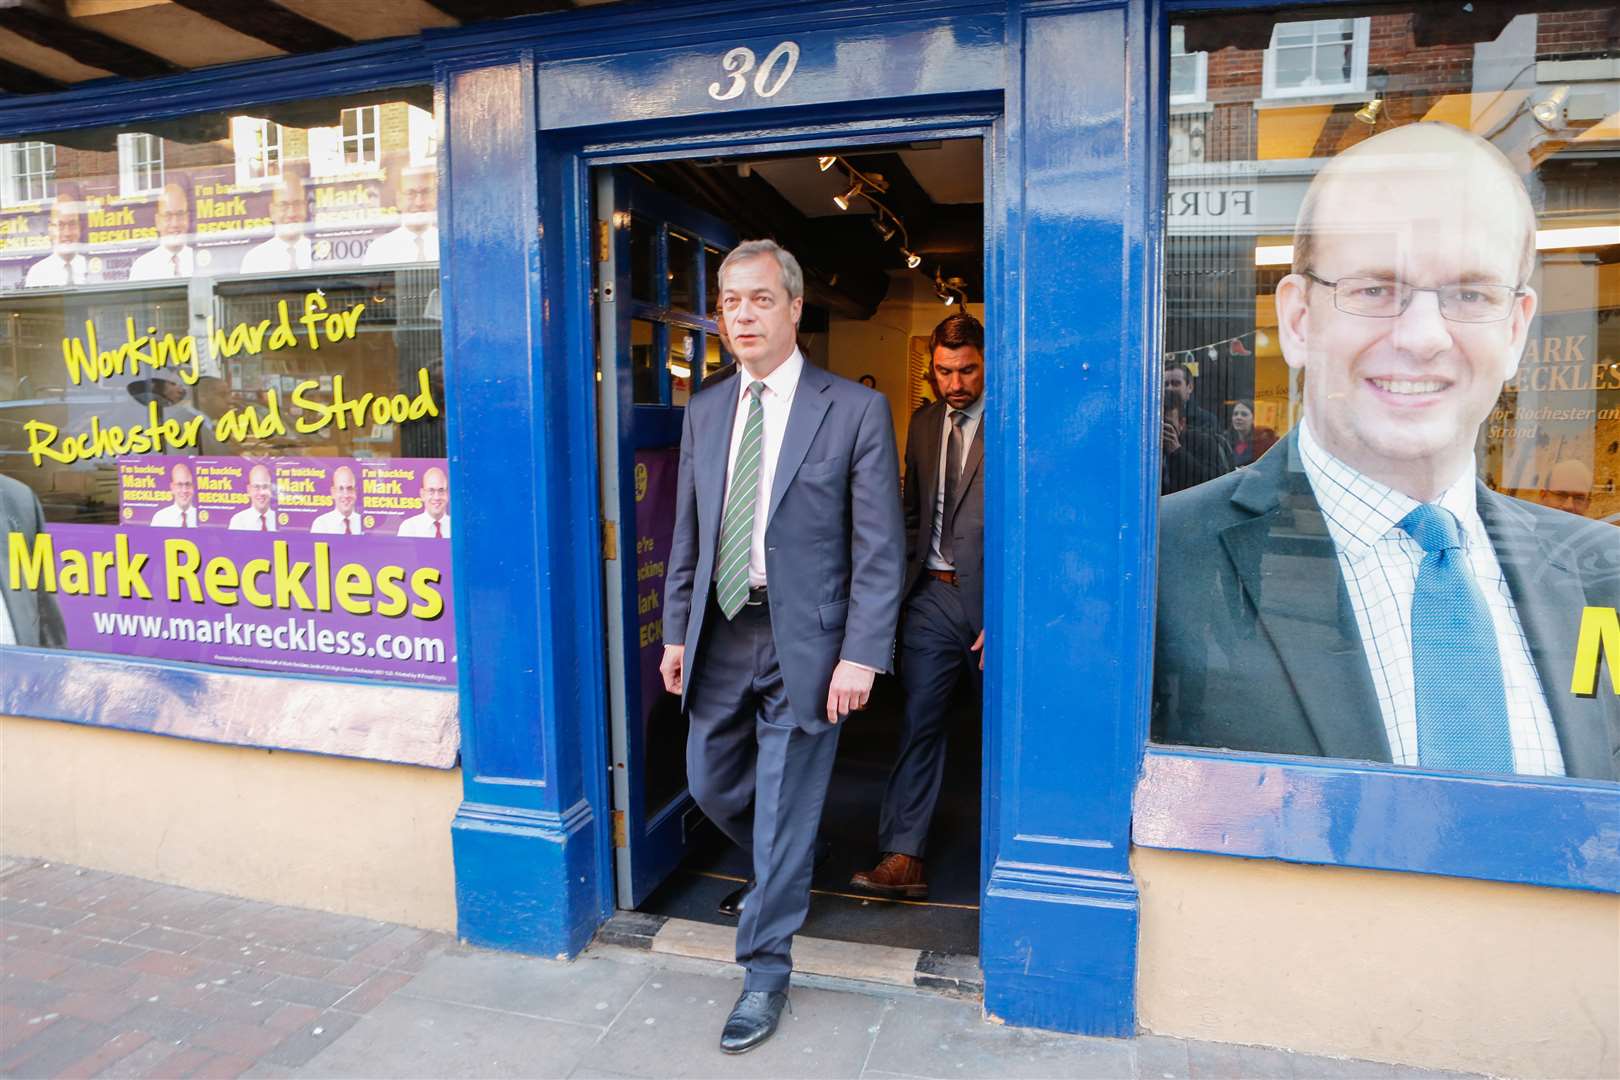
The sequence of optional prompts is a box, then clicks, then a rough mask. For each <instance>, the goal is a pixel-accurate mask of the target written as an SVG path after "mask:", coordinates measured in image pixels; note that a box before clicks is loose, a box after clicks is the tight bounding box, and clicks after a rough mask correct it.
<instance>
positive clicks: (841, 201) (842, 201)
mask: <svg viewBox="0 0 1620 1080" xmlns="http://www.w3.org/2000/svg"><path fill="white" fill-rule="evenodd" d="M861 190H862V185H861V182H860V181H859V180H857V181H855V185H854V186H853V187H851V188H850V189H849V190H848V191H846V192H844V193H843V194H842V195H834V196H833V203H834V204H836V205H837V207H838V209H840V210H848V209H849V204H850V200H851V199H853V198H855V196H857V195H859V194H860V193H861Z"/></svg>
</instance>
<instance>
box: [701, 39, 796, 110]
mask: <svg viewBox="0 0 1620 1080" xmlns="http://www.w3.org/2000/svg"><path fill="white" fill-rule="evenodd" d="M754 63H755V59H754V50H753V49H750V48H746V47H745V46H742V45H739V46H737V47H736V48H735V49H732V50H731V51H730V52H728V53H726V55H725V56H724V57H722V58H721V60H720V68H721V70H722V71H724V72H726V73H727V74H728V75H729V76H730V77H731V82H730V83H729V84H727V85H724V86H722V85H721V84H720V83H719V82H712V83H710V84H709V96H710V97H712V98H714V100H716V101H730V100H731V99H732V98H735V97H740V96H741V95H742V92H743V91H744V90H746V89H748V73H749V72H751V71H754ZM798 66H799V43H798V42H796V41H784V42H782V43H781V44H780V45H778V46H777V47H776V48H774V49H772V50H771V51H770V52H768V53H766V54H765V62H764V63H762V64H760V65H759V70H758V71H756V72H754V93H755V94H757V95H759V96H760V97H762V98H769V97H775V96H776V95H777V94H779V93H780V92H781V90H782V87H784V86H786V85H787V81H788V80H789V79H791V78H793V70H794V69H795V68H797V67H798ZM778 68H780V69H781V70H777V69H778Z"/></svg>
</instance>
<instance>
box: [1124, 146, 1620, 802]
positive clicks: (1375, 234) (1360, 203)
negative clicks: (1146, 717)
mask: <svg viewBox="0 0 1620 1080" xmlns="http://www.w3.org/2000/svg"><path fill="white" fill-rule="evenodd" d="M1535 228H1536V219H1535V213H1534V211H1533V209H1532V208H1531V205H1530V200H1529V198H1528V195H1527V193H1526V191H1525V188H1524V185H1523V183H1522V182H1521V181H1520V179H1519V177H1518V176H1517V174H1516V173H1515V172H1514V171H1513V168H1512V166H1511V165H1510V164H1509V163H1508V161H1507V159H1506V158H1505V157H1503V156H1502V154H1501V153H1500V152H1499V151H1498V150H1497V149H1496V148H1495V147H1493V146H1492V145H1491V144H1490V143H1488V142H1486V141H1484V140H1483V139H1480V138H1478V137H1476V136H1474V135H1472V134H1469V133H1467V132H1464V131H1461V130H1459V129H1456V128H1452V127H1449V126H1447V125H1443V124H1437V123H1418V124H1412V125H1408V126H1405V127H1400V128H1396V129H1394V130H1392V131H1388V132H1385V133H1383V134H1380V135H1377V136H1374V137H1372V138H1369V139H1367V140H1365V141H1363V142H1361V143H1359V144H1358V145H1356V146H1355V147H1354V148H1352V149H1350V150H1348V151H1346V152H1344V153H1343V154H1341V155H1339V156H1338V157H1337V158H1336V159H1334V160H1333V161H1332V162H1330V163H1329V164H1328V165H1327V166H1326V167H1324V168H1323V169H1322V171H1321V172H1320V173H1318V174H1317V176H1316V178H1315V179H1314V180H1313V181H1312V183H1311V186H1310V189H1309V190H1308V191H1307V193H1306V196H1305V199H1304V202H1303V205H1302V207H1301V210H1300V215H1299V223H1298V226H1297V228H1296V231H1295V239H1294V251H1293V271H1294V272H1293V273H1291V274H1289V275H1288V276H1287V277H1285V278H1283V280H1282V281H1281V282H1280V283H1279V284H1278V286H1277V316H1278V335H1279V338H1280V341H1281V345H1282V350H1283V356H1284V359H1285V360H1286V362H1287V363H1288V366H1289V367H1290V368H1292V369H1294V370H1295V371H1298V372H1301V373H1302V374H1303V376H1304V406H1305V407H1304V418H1303V420H1302V421H1301V423H1300V424H1299V425H1298V427H1297V428H1296V429H1295V430H1294V431H1293V432H1291V433H1289V435H1288V436H1287V437H1286V438H1284V439H1283V440H1282V441H1281V442H1280V443H1278V445H1277V446H1275V447H1274V448H1273V449H1272V450H1271V451H1270V452H1269V453H1267V454H1266V455H1265V456H1264V457H1262V458H1261V459H1260V460H1259V461H1258V462H1256V463H1255V464H1254V465H1252V466H1250V467H1249V468H1248V469H1245V470H1241V471H1239V472H1237V473H1233V474H1231V475H1228V476H1225V477H1221V478H1220V479H1218V480H1215V481H1212V482H1210V483H1207V484H1202V485H1199V486H1198V487H1195V488H1192V489H1190V490H1188V491H1186V492H1183V493H1181V494H1178V495H1174V496H1170V497H1168V498H1166V499H1165V500H1164V501H1163V503H1162V509H1161V517H1160V520H1161V532H1160V565H1161V573H1160V578H1159V610H1158V649H1157V659H1156V668H1155V692H1154V716H1153V729H1154V737H1155V738H1156V739H1158V740H1159V741H1161V742H1166V743H1173V744H1183V745H1197V746H1212V747H1225V748H1230V749H1235V750H1248V751H1259V752H1266V753H1281V754H1303V755H1311V756H1321V757H1336V758H1351V759H1358V760H1369V761H1383V762H1393V763H1395V764H1399V765H1408V766H1417V767H1422V768H1425V769H1440V770H1457V771H1465V772H1484V773H1523V774H1533V775H1553V776H1560V775H1569V776H1580V777H1590V778H1598V779H1615V778H1616V776H1617V773H1616V753H1617V746H1616V740H1617V734H1616V733H1617V732H1620V708H1617V703H1616V698H1615V697H1614V696H1613V695H1612V694H1611V695H1607V696H1605V695H1604V694H1603V692H1602V691H1601V690H1600V691H1599V692H1598V693H1597V694H1596V695H1590V696H1582V695H1576V694H1573V693H1570V692H1569V682H1568V680H1569V676H1570V671H1571V665H1572V664H1573V663H1574V659H1575V655H1576V640H1577V636H1578V631H1579V626H1580V622H1581V617H1582V612H1583V609H1584V608H1586V607H1588V606H1603V607H1612V606H1615V605H1617V604H1620V573H1617V569H1616V560H1614V559H1613V558H1612V554H1611V556H1609V557H1605V556H1604V554H1603V553H1604V552H1611V553H1612V550H1613V545H1614V544H1615V542H1616V541H1615V539H1614V537H1615V534H1614V532H1613V531H1612V530H1611V529H1609V528H1608V527H1607V526H1604V525H1601V524H1598V523H1593V522H1587V521H1584V520H1582V519H1581V518H1578V517H1576V516H1574V515H1571V514H1568V513H1565V512H1562V511H1555V510H1549V509H1546V508H1543V507H1539V506H1536V505H1533V504H1530V503H1527V502H1523V501H1521V500H1518V499H1513V498H1509V497H1507V496H1503V495H1499V494H1497V493H1496V492H1493V491H1491V490H1490V489H1488V488H1487V487H1486V486H1485V485H1484V484H1483V483H1481V482H1480V481H1479V480H1478V478H1477V469H1476V462H1475V458H1474V452H1475V445H1476V440H1477V438H1478V434H1479V429H1480V425H1481V424H1482V423H1483V422H1484V421H1485V419H1486V417H1487V415H1488V414H1489V413H1490V412H1491V410H1492V409H1493V408H1494V407H1495V406H1496V404H1497V400H1498V396H1499V395H1500V393H1501V392H1502V387H1503V384H1504V383H1505V382H1506V381H1507V380H1508V379H1509V378H1511V377H1512V375H1513V374H1514V372H1515V371H1516V370H1517V368H1518V364H1519V359H1520V356H1521V354H1522V353H1523V351H1524V347H1525V342H1526V340H1527V336H1528V334H1529V331H1530V325H1531V320H1532V318H1533V317H1534V315H1535V312H1536V304H1537V297H1536V293H1535V292H1534V290H1532V289H1531V288H1530V286H1529V284H1528V283H1529V280H1530V276H1531V273H1532V271H1533V270H1534V267H1535Z"/></svg>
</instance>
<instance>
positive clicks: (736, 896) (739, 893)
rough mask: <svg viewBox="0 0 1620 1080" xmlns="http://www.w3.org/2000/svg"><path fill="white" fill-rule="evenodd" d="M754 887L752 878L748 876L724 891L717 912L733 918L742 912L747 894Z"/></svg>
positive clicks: (746, 900)
mask: <svg viewBox="0 0 1620 1080" xmlns="http://www.w3.org/2000/svg"><path fill="white" fill-rule="evenodd" d="M753 888H754V879H753V878H749V879H748V880H747V881H745V882H743V883H742V884H741V885H739V886H738V887H737V888H735V889H733V890H731V891H730V892H728V893H726V895H725V899H723V900H721V901H720V906H719V909H718V910H719V912H720V914H722V915H726V916H729V917H731V918H733V919H735V918H736V917H737V916H738V915H741V914H742V909H743V905H744V904H745V903H747V902H748V894H749V892H750V891H752V889H753Z"/></svg>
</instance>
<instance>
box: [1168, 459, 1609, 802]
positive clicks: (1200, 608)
mask: <svg viewBox="0 0 1620 1080" xmlns="http://www.w3.org/2000/svg"><path fill="white" fill-rule="evenodd" d="M1159 505H1160V511H1159V604H1158V607H1159V611H1158V632H1157V637H1158V648H1157V655H1156V656H1155V660H1154V695H1153V736H1154V738H1155V739H1156V740H1158V741H1160V742H1164V743H1171V744H1177V745H1190V746H1214V747H1226V748H1229V749H1233V750H1252V751H1259V752H1263V753H1275V754H1305V755H1311V756H1317V757H1335V758H1353V759H1357V760H1362V761H1389V760H1391V754H1390V748H1389V741H1388V737H1387V736H1386V734H1385V731H1384V721H1383V716H1382V714H1381V712H1380V711H1379V707H1378V700H1377V696H1376V693H1375V691H1374V689H1373V682H1372V674H1371V672H1370V670H1369V668H1368V664H1367V659H1366V655H1365V651H1364V649H1363V646H1362V643H1361V634H1360V631H1359V629H1358V628H1357V625H1356V617H1355V609H1354V608H1353V607H1352V606H1351V603H1350V597H1349V593H1348V591H1347V590H1346V588H1345V585H1344V580H1343V576H1342V575H1341V574H1340V572H1339V562H1338V555H1337V552H1336V550H1335V548H1334V545H1333V539H1332V537H1331V536H1330V535H1329V534H1328V530H1327V523H1326V520H1325V519H1324V517H1323V515H1322V510H1321V507H1320V506H1319V505H1318V504H1317V501H1316V497H1315V495H1314V494H1313V493H1312V491H1311V485H1310V481H1309V479H1308V478H1307V477H1306V474H1305V471H1304V467H1303V465H1302V464H1301V463H1300V460H1299V450H1298V447H1297V439H1296V437H1295V436H1294V435H1289V436H1288V437H1287V438H1285V439H1283V440H1282V441H1280V442H1279V443H1278V444H1277V445H1276V446H1274V447H1272V449H1271V450H1270V451H1268V452H1267V453H1266V455H1265V456H1264V457H1262V458H1261V459H1260V460H1259V461H1257V462H1256V463H1255V464H1254V465H1252V466H1250V467H1249V468H1247V469H1241V470H1239V471H1238V472H1235V473H1231V474H1228V475H1226V476H1223V477H1221V478H1220V479H1218V480H1213V481H1211V482H1209V483H1207V484H1201V485H1199V486H1198V487H1195V488H1191V489H1189V490H1187V491H1184V492H1181V493H1179V494H1176V495H1171V496H1167V497H1166V498H1164V499H1163V500H1161V501H1160V504H1159ZM1477 505H1478V508H1479V515H1480V519H1481V520H1482V521H1483V522H1484V523H1485V529H1486V532H1487V533H1489V535H1490V537H1491V543H1492V545H1493V546H1494V547H1495V549H1496V555H1497V560H1498V561H1499V562H1500V563H1501V566H1502V571H1503V574H1504V576H1505V577H1506V579H1507V583H1508V588H1509V590H1510V591H1511V592H1512V594H1513V602H1514V606H1515V608H1516V609H1517V610H1518V614H1519V620H1520V622H1521V623H1522V624H1523V626H1524V632H1525V637H1526V638H1527V639H1528V641H1529V643H1530V655H1531V659H1532V660H1533V661H1534V663H1535V666H1536V671H1537V672H1538V674H1539V675H1540V677H1541V685H1542V691H1543V692H1544V693H1545V695H1546V698H1547V706H1548V709H1549V710H1550V712H1551V714H1552V720H1553V726H1554V728H1555V729H1556V730H1557V734H1558V744H1559V748H1560V749H1561V751H1562V752H1563V757H1564V768H1565V771H1566V772H1567V773H1568V775H1570V776H1578V777H1590V778H1594V779H1602V780H1613V779H1617V778H1620V704H1617V702H1616V699H1615V697H1614V696H1613V695H1612V694H1605V691H1604V689H1603V688H1600V689H1599V691H1598V693H1597V694H1596V695H1595V696H1592V697H1578V696H1576V695H1573V694H1571V693H1570V692H1569V679H1570V672H1571V670H1572V666H1573V664H1574V660H1575V643H1576V638H1577V636H1578V633H1579V629H1580V621H1581V612H1582V609H1583V608H1584V607H1586V606H1588V605H1599V606H1604V607H1613V606H1616V605H1617V604H1620V556H1617V554H1616V553H1617V552H1620V539H1617V533H1616V531H1615V529H1614V527H1613V526H1611V525H1605V524H1602V523H1601V522H1592V521H1587V520H1585V519H1583V518H1579V517H1576V516H1575V515H1573V514H1567V513H1564V512H1563V511H1560V510H1550V509H1547V508H1546V507H1541V506H1536V505H1533V504H1531V503H1526V502H1523V501H1521V500H1518V499H1513V498H1509V497H1507V496H1504V495H1498V494H1497V493H1495V492H1493V491H1491V490H1489V489H1488V488H1486V487H1485V486H1484V485H1483V484H1481V485H1480V487H1479V491H1478V504H1477Z"/></svg>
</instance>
